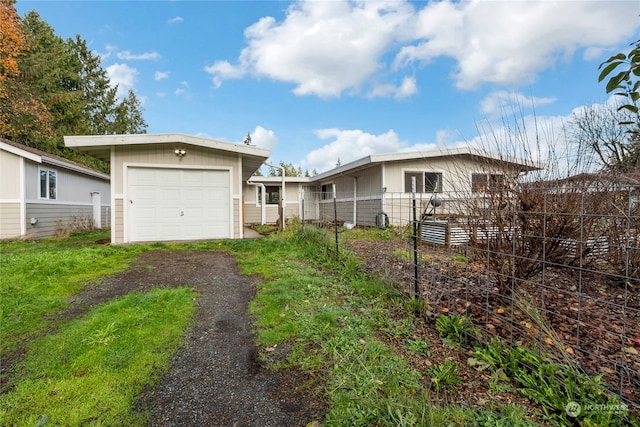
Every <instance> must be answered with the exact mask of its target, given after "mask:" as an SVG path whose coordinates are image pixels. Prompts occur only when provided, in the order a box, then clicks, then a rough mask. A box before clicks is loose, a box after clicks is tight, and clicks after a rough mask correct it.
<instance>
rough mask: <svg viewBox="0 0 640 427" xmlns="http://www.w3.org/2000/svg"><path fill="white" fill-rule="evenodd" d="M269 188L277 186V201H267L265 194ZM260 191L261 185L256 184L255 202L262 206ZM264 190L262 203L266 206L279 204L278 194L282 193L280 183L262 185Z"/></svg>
mask: <svg viewBox="0 0 640 427" xmlns="http://www.w3.org/2000/svg"><path fill="white" fill-rule="evenodd" d="M269 188H277V189H278V201H277V202H275V203H269V202H268V200H269V197H267V194H269V191H268V189H269ZM261 191H262V186H261V185H260V186H257V187H256V200H257V204H258V206H262V197H261V195H260V192H261ZM264 191H265V199H264V200H265V202H264V204H265V205H266V206H277V205H279V204H280V194H281V193H282V186H281V185H266V184H265V185H264Z"/></svg>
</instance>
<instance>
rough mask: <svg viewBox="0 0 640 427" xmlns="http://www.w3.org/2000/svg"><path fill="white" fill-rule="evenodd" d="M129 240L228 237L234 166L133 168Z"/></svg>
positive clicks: (129, 192) (130, 184)
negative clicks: (189, 168)
mask: <svg viewBox="0 0 640 427" xmlns="http://www.w3.org/2000/svg"><path fill="white" fill-rule="evenodd" d="M128 177H129V184H128V198H129V199H131V200H132V202H133V203H131V204H129V205H128V207H129V217H128V218H129V230H130V231H129V236H130V237H129V240H130V241H161V240H198V239H212V238H228V237H231V236H230V229H231V214H230V211H231V210H230V203H231V197H230V187H229V183H230V172H229V171H219V170H197V169H195V170H180V169H161V168H155V169H154V168H129V175H128Z"/></svg>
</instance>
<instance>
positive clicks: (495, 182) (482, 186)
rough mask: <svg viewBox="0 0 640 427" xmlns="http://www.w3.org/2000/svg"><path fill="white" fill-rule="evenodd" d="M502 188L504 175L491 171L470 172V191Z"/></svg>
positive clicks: (478, 191)
mask: <svg viewBox="0 0 640 427" xmlns="http://www.w3.org/2000/svg"><path fill="white" fill-rule="evenodd" d="M502 188H504V175H502V174H491V173H473V174H471V192H473V193H480V192H483V191H486V190H499V189H502Z"/></svg>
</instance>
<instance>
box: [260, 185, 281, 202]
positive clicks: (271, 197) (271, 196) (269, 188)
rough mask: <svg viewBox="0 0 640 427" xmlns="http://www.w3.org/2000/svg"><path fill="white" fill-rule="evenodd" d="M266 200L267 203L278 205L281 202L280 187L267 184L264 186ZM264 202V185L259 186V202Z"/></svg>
mask: <svg viewBox="0 0 640 427" xmlns="http://www.w3.org/2000/svg"><path fill="white" fill-rule="evenodd" d="M264 200H265V203H266V204H267V205H277V204H278V203H279V202H280V187H278V186H276V185H266V186H265V187H264ZM261 203H262V187H258V204H261Z"/></svg>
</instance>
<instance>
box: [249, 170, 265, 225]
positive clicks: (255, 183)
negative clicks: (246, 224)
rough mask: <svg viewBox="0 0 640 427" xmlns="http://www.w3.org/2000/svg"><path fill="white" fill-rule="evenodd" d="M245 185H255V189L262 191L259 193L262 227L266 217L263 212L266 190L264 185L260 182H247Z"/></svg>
mask: <svg viewBox="0 0 640 427" xmlns="http://www.w3.org/2000/svg"><path fill="white" fill-rule="evenodd" d="M247 184H249V185H255V186H256V187H260V188H261V189H262V191H261V192H260V225H264V223H265V218H266V217H267V214H266V211H265V202H266V194H265V191H266V189H265V188H264V184H263V183H261V182H249V181H247Z"/></svg>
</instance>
